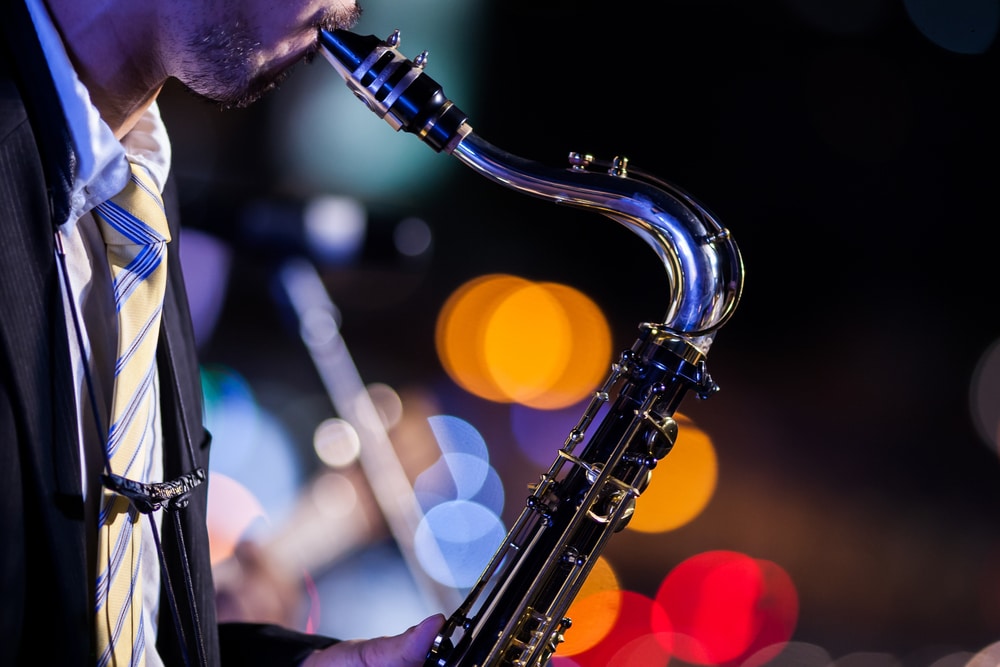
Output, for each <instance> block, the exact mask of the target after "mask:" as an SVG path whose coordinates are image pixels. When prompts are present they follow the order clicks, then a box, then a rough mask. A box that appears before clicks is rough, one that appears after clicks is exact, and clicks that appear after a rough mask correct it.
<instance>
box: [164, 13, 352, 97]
mask: <svg viewBox="0 0 1000 667" xmlns="http://www.w3.org/2000/svg"><path fill="white" fill-rule="evenodd" d="M179 4H180V5H185V4H187V5H188V6H187V11H182V12H181V15H180V16H178V17H176V19H177V22H176V26H177V28H176V29H173V30H172V34H175V35H176V39H173V40H171V42H170V44H171V53H168V54H167V58H168V64H167V65H168V68H169V69H170V73H171V75H172V76H175V77H176V78H177V79H179V80H180V81H181V82H182V83H183V84H184V85H186V86H187V87H188V88H190V89H191V90H193V91H194V92H196V93H198V94H200V95H203V96H204V97H207V98H209V99H212V100H215V101H217V102H219V103H221V104H222V105H224V106H227V107H242V106H246V105H247V104H250V103H251V102H253V101H255V100H257V99H258V98H260V97H261V96H262V95H263V94H264V93H266V92H267V91H269V90H271V89H272V88H274V87H275V86H276V85H277V84H278V83H279V82H280V80H281V79H282V78H283V77H284V75H285V74H286V73H287V72H288V70H289V68H290V67H291V66H292V65H294V64H295V63H297V62H299V61H300V60H302V59H303V58H304V57H306V58H308V57H311V56H312V55H313V54H315V51H316V49H317V41H316V39H317V34H318V31H319V29H320V28H325V29H328V30H332V29H334V28H350V27H352V26H353V25H354V24H355V23H356V22H357V19H358V18H359V16H360V13H361V10H360V8H359V7H358V6H357V4H355V2H354V0H248V1H243V0H218V2H211V3H205V2H203V0H196V1H195V2H192V3H179Z"/></svg>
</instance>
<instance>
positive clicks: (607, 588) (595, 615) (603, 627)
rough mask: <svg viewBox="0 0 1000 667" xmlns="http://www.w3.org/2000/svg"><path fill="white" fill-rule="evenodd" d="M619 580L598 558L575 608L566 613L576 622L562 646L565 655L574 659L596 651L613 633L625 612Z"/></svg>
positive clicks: (561, 652) (561, 651) (574, 605)
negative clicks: (591, 649)
mask: <svg viewBox="0 0 1000 667" xmlns="http://www.w3.org/2000/svg"><path fill="white" fill-rule="evenodd" d="M619 593H620V588H619V586H618V577H617V576H615V572H614V570H613V569H612V568H611V565H610V564H609V563H608V561H607V559H605V558H598V559H597V562H596V563H594V567H593V569H591V571H590V574H589V575H587V580H586V581H585V582H584V583H583V586H581V587H580V591H579V592H578V593H577V596H576V598H575V599H574V600H573V604H571V605H570V607H569V609H568V610H567V611H566V616H568V617H569V618H570V619H572V621H573V625H572V627H570V629H569V630H567V631H566V633H565V637H566V640H565V641H564V642H563V643H562V644H560V645H559V653H560V654H562V655H574V654H576V653H580V652H582V651H586V650H588V649H590V648H593V647H594V646H596V645H597V643H598V642H600V641H601V640H602V639H604V637H605V636H606V635H607V634H608V632H610V631H611V628H612V627H613V626H614V624H615V620H616V619H617V618H618V612H619V610H620V608H621V600H622V598H621V595H620V594H619Z"/></svg>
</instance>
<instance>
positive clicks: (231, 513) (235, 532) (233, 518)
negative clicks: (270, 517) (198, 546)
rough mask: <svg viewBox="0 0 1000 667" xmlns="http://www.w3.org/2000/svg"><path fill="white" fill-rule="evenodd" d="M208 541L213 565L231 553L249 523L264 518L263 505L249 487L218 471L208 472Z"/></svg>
mask: <svg viewBox="0 0 1000 667" xmlns="http://www.w3.org/2000/svg"><path fill="white" fill-rule="evenodd" d="M208 507H209V508H210V511H209V512H208V517H207V523H208V542H209V547H210V553H211V559H212V565H213V566H214V565H218V564H219V563H221V562H222V561H224V560H226V559H227V558H229V557H230V556H232V555H233V550H234V549H235V548H236V545H237V544H239V543H240V542H241V541H243V539H244V538H245V537H246V535H247V533H248V532H252V530H251V526H253V525H254V524H256V523H257V522H258V521H263V522H266V521H267V514H266V512H265V511H264V508H263V507H262V506H261V504H260V503H259V502H258V501H257V499H256V498H255V497H254V495H253V494H252V493H250V491H249V490H248V489H247V488H246V487H245V486H243V485H242V484H240V483H239V482H237V481H236V480H235V479H233V478H232V477H229V476H227V475H223V474H221V473H217V472H216V473H209V476H208Z"/></svg>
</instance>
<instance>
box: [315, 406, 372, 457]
mask: <svg viewBox="0 0 1000 667" xmlns="http://www.w3.org/2000/svg"><path fill="white" fill-rule="evenodd" d="M313 449H315V450H316V456H318V457H319V460H320V461H322V462H323V463H325V464H326V465H328V466H330V467H331V468H343V467H345V466H348V465H350V464H352V463H354V462H355V461H357V459H358V455H359V454H360V453H361V438H360V436H358V431H357V429H355V428H354V427H353V426H352V425H351V424H350V423H349V422H347V421H345V420H343V419H340V418H336V417H331V418H330V419H324V420H323V421H322V422H320V424H319V426H317V427H316V431H315V433H314V434H313Z"/></svg>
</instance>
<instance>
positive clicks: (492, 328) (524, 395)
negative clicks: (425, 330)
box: [435, 274, 611, 410]
mask: <svg viewBox="0 0 1000 667" xmlns="http://www.w3.org/2000/svg"><path fill="white" fill-rule="evenodd" d="M435 344H436V346H437V352H438V356H439V358H440V359H441V364H442V366H443V367H444V369H445V372H446V373H448V375H449V376H450V377H451V378H452V379H453V380H454V381H455V382H456V383H457V384H458V385H459V386H461V387H462V388H463V389H465V390H466V391H469V392H470V393H473V394H475V395H477V396H479V397H481V398H485V399H487V400H490V401H496V402H499V403H520V404H522V405H526V406H529V407H533V408H537V409H541V410H556V409H559V408H564V407H566V406H569V405H573V404H575V403H577V402H579V401H580V400H582V399H583V398H584V397H586V396H587V395H588V394H589V393H591V392H592V391H593V390H594V389H595V388H596V386H597V385H598V384H599V382H600V381H601V379H602V378H603V376H604V375H605V374H606V373H607V371H608V367H609V364H610V355H611V333H610V328H609V326H608V324H607V321H606V319H605V318H604V314H603V313H602V312H601V310H600V308H598V307H597V305H596V304H595V303H594V302H593V301H592V300H591V299H589V298H588V297H587V296H585V295H584V294H582V293H581V292H579V291H578V290H576V289H574V288H572V287H568V286H566V285H559V284H556V283H535V282H531V281H528V280H525V279H523V278H518V277H516V276H510V275H505V274H490V275H485V276H480V277H478V278H475V279H473V280H470V281H468V282H467V283H465V284H464V285H462V286H460V287H459V288H458V289H457V290H455V292H454V293H453V294H452V295H451V296H450V297H449V298H448V300H447V301H446V302H445V304H444V306H443V307H442V308H441V312H440V313H439V315H438V320H437V327H436V330H435Z"/></svg>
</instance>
